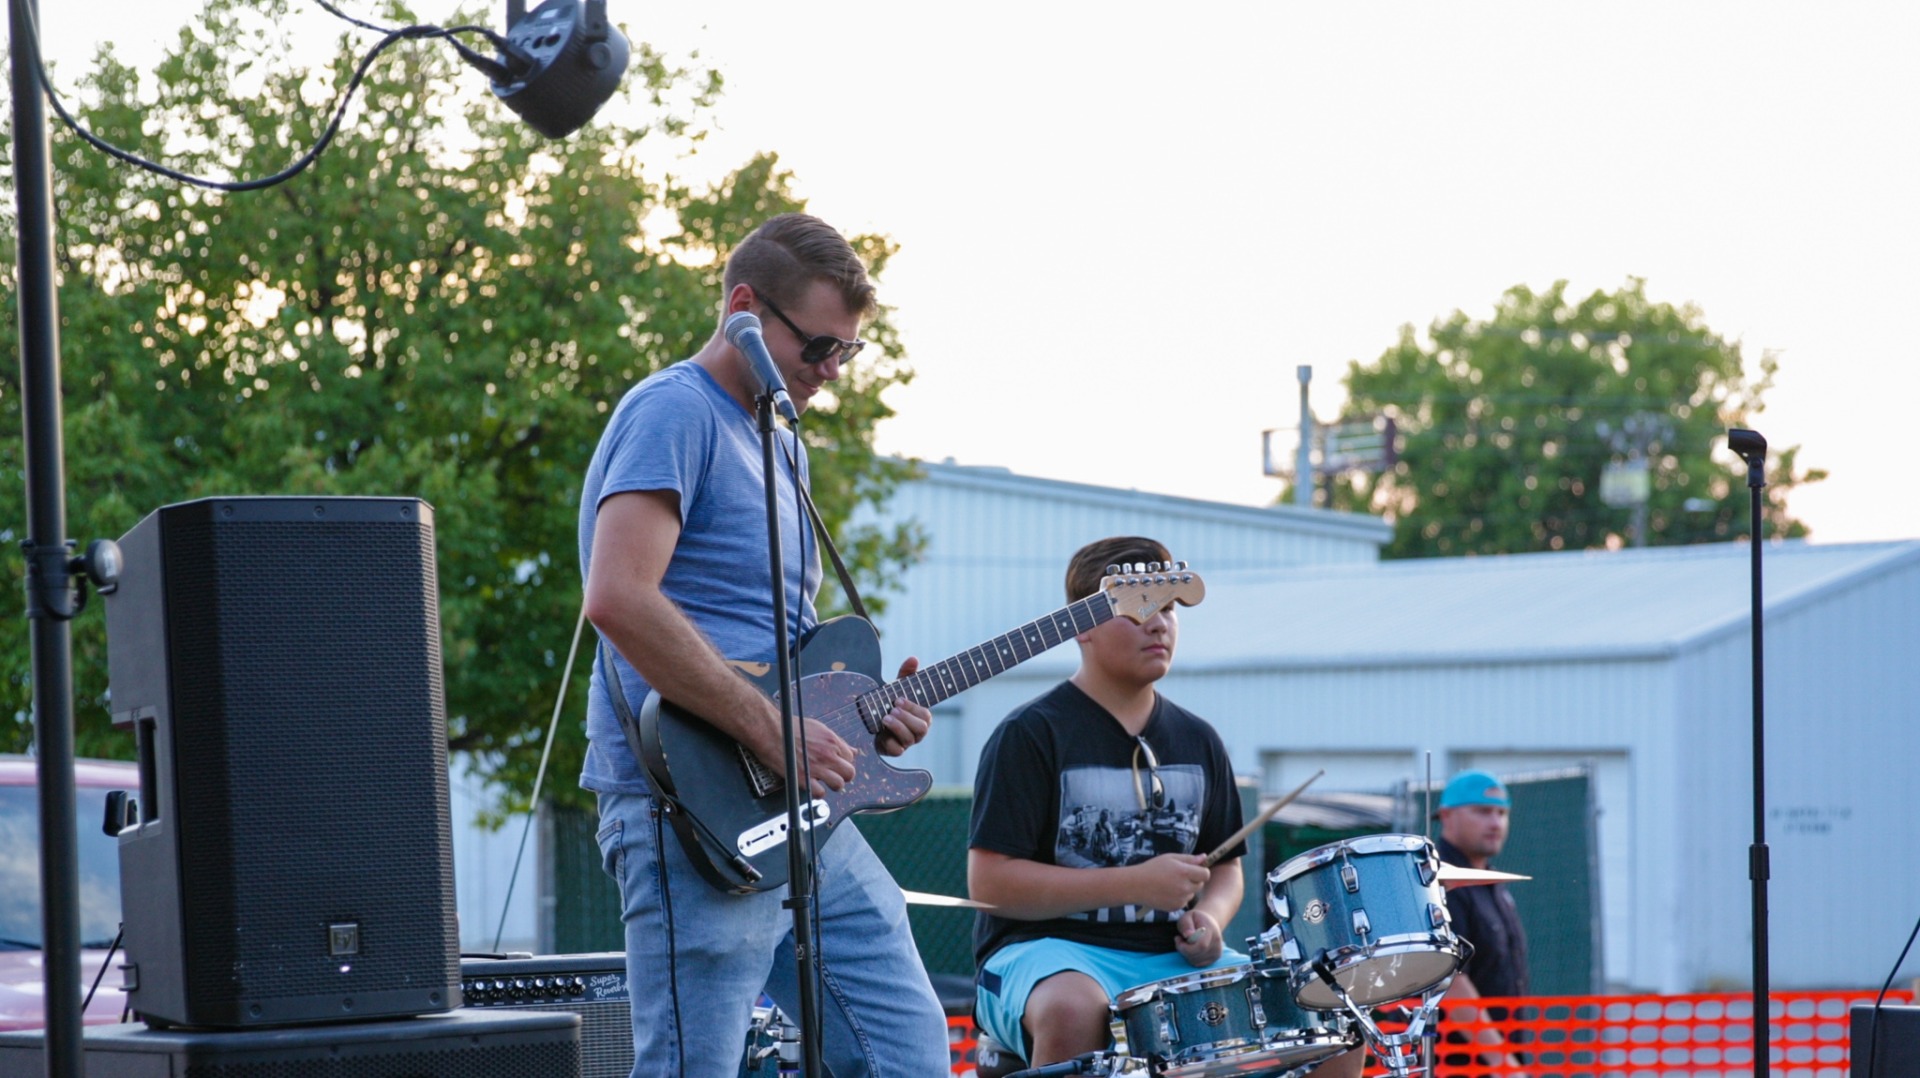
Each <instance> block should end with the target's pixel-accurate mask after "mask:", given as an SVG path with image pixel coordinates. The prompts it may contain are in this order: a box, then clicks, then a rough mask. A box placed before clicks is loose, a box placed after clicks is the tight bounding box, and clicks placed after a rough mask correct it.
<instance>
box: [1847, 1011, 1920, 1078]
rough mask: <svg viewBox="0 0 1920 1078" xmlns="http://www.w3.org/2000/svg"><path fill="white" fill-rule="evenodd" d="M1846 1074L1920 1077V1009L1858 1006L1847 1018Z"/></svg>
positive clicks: (1862, 1077)
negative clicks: (1916, 1075)
mask: <svg viewBox="0 0 1920 1078" xmlns="http://www.w3.org/2000/svg"><path fill="white" fill-rule="evenodd" d="M1847 1033H1848V1044H1847V1064H1848V1066H1847V1070H1848V1073H1850V1074H1851V1075H1852V1076H1853V1078H1895V1076H1897V1075H1899V1076H1911V1075H1915V1074H1920V1007H1914V1006H1907V1005H1904V1004H1903V1005H1899V1006H1894V1005H1886V1006H1882V1007H1880V1008H1879V1009H1878V1010H1875V1009H1874V1007H1873V1006H1872V1005H1871V1004H1867V1003H1856V1004H1854V1005H1853V1007H1852V1008H1851V1009H1850V1011H1849V1016H1848V1029H1847Z"/></svg>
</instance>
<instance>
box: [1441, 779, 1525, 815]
mask: <svg viewBox="0 0 1920 1078" xmlns="http://www.w3.org/2000/svg"><path fill="white" fill-rule="evenodd" d="M1468 805H1498V806H1500V807H1501V808H1511V807H1512V806H1513V802H1512V801H1511V800H1509V799H1508V797H1507V787H1506V784H1505V783H1503V782H1501V781H1500V780H1499V779H1497V778H1494V777H1493V776H1492V775H1491V774H1489V773H1487V772H1485V771H1462V772H1460V773H1459V774H1458V775H1455V776H1454V777H1453V779H1452V781H1450V782H1448V783H1447V788H1446V789H1445V790H1443V791H1442V792H1441V794H1440V807H1441V808H1443V809H1450V808H1464V807H1466V806H1468Z"/></svg>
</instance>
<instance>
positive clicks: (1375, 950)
mask: <svg viewBox="0 0 1920 1078" xmlns="http://www.w3.org/2000/svg"><path fill="white" fill-rule="evenodd" d="M1438 938H1439V937H1436V936H1432V935H1400V936H1385V937H1382V938H1381V939H1379V940H1377V941H1376V942H1375V943H1374V944H1373V945H1372V946H1371V947H1361V946H1356V945H1352V944H1349V945H1347V946H1345V947H1337V948H1334V949H1333V950H1331V951H1328V952H1327V959H1328V961H1331V962H1332V963H1333V964H1334V972H1335V973H1340V972H1342V971H1343V967H1342V965H1341V961H1342V958H1344V957H1345V956H1347V955H1352V954H1359V955H1362V956H1363V957H1366V958H1375V957H1382V956H1384V957H1389V958H1391V957H1397V956H1400V955H1408V954H1421V953H1425V954H1447V955H1451V956H1452V957H1453V968H1452V969H1450V970H1448V971H1447V972H1446V973H1444V974H1442V975H1441V976H1439V977H1436V978H1434V979H1433V980H1432V981H1429V982H1428V983H1426V984H1424V985H1421V986H1420V987H1419V988H1414V989H1405V990H1401V991H1400V994H1399V995H1396V996H1394V997H1393V998H1394V999H1404V998H1407V997H1409V996H1417V995H1421V994H1423V993H1425V992H1426V991H1427V990H1428V989H1429V988H1432V987H1433V986H1434V985H1436V984H1439V983H1440V982H1441V981H1444V980H1446V979H1447V978H1448V977H1451V976H1453V975H1454V974H1456V973H1459V972H1460V968H1461V967H1462V966H1464V965H1465V964H1466V956H1465V955H1464V954H1462V953H1461V948H1460V937H1458V936H1454V937H1452V938H1450V939H1447V940H1446V941H1445V942H1446V946H1445V947H1439V948H1435V947H1422V946H1413V944H1418V943H1431V942H1433V941H1434V940H1436V939H1438ZM1336 955H1339V956H1342V958H1336V957H1335V956H1336ZM1288 983H1289V984H1290V985H1292V987H1293V1002H1294V1003H1295V1004H1297V1005H1298V1006H1300V1007H1301V1008H1303V1009H1305V1010H1309V1011H1325V1010H1326V1009H1327V1008H1325V1007H1316V1006H1314V1005H1312V1004H1310V1003H1307V1002H1306V1001H1304V1000H1302V999H1301V998H1300V993H1301V992H1303V991H1305V990H1306V988H1307V986H1308V985H1316V984H1320V983H1321V982H1320V978H1319V977H1317V976H1315V975H1314V970H1313V967H1312V966H1311V965H1309V964H1307V963H1304V962H1303V963H1301V964H1300V966H1299V967H1298V968H1296V969H1294V970H1293V971H1292V973H1291V974H1290V977H1289V980H1288ZM1347 994H1348V995H1352V994H1353V989H1352V988H1348V989H1347ZM1354 1002H1355V1003H1359V1004H1360V1005H1361V1006H1363V1007H1364V1006H1371V1005H1372V1004H1370V1003H1364V1002H1362V1001H1360V1000H1358V999H1355V1000H1354ZM1376 1002H1377V1001H1376ZM1334 1006H1335V1007H1339V1006H1341V1004H1340V1002H1339V997H1337V996H1336V997H1334Z"/></svg>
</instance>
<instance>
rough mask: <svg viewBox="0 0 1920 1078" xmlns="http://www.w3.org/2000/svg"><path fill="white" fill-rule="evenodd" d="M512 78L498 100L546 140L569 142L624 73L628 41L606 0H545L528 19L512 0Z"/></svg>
mask: <svg viewBox="0 0 1920 1078" xmlns="http://www.w3.org/2000/svg"><path fill="white" fill-rule="evenodd" d="M506 39H507V44H508V46H509V47H508V48H505V49H503V50H502V56H501V58H500V62H501V64H502V65H503V66H504V67H505V68H506V72H507V75H508V78H507V79H506V80H501V79H499V78H497V77H496V78H495V79H494V80H493V92H494V95H495V96H496V97H498V98H500V100H501V101H504V102H505V103H506V105H507V107H508V108H510V109H512V110H513V111H514V112H516V113H519V114H520V117H521V118H522V119H524V120H526V121H527V123H528V124H530V125H532V127H533V129H534V130H535V131H538V132H540V133H541V134H543V135H545V136H547V137H548V138H556V139H557V138H565V137H567V136H568V135H571V134H573V133H574V132H575V131H576V130H579V128H580V125H582V124H584V123H586V122H587V121H588V120H590V119H592V118H593V114H594V113H596V112H598V111H600V106H601V105H604V104H606V103H607V98H609V97H612V96H613V91H614V90H616V89H618V88H619V86H620V78H621V76H622V75H624V74H626V70H627V60H628V57H629V54H630V51H631V50H630V48H629V46H628V44H627V36H626V35H625V34H623V33H621V32H620V29H619V27H616V26H614V25H613V24H612V23H610V22H608V21H607V4H606V0H546V2H545V3H543V4H541V5H540V6H539V7H536V8H534V9H533V11H532V13H531V14H529V13H528V11H527V7H526V3H525V0H508V3H507V34H506Z"/></svg>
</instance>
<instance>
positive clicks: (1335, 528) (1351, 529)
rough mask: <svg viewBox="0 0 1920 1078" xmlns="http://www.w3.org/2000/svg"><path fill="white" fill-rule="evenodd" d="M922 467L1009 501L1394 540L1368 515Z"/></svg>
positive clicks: (931, 477)
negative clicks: (1154, 511) (1155, 512)
mask: <svg viewBox="0 0 1920 1078" xmlns="http://www.w3.org/2000/svg"><path fill="white" fill-rule="evenodd" d="M917 467H919V468H920V469H921V470H922V471H924V472H925V473H926V481H927V482H930V483H935V484H938V485H943V486H950V487H969V488H973V489H976V490H980V491H985V492H991V493H995V494H1000V495H1003V496H1009V497H1024V498H1039V499H1042V500H1045V501H1048V502H1062V501H1066V502H1077V503H1081V504H1087V505H1100V506H1108V507H1119V508H1123V509H1128V510H1133V511H1138V510H1139V509H1140V508H1141V507H1142V506H1153V507H1157V508H1160V509H1163V510H1165V511H1167V512H1171V513H1178V514H1180V515H1181V516H1183V517H1186V518H1188V519H1191V520H1197V521H1218V522H1224V523H1234V524H1255V525H1264V526H1283V527H1285V528H1286V529H1288V530H1289V531H1297V532H1307V533H1315V534H1324V535H1330V536H1337V537H1339V538H1343V539H1362V540H1366V541H1368V542H1372V543H1377V544H1382V545H1384V544H1385V543H1387V542H1388V541H1389V540H1391V539H1392V538H1393V525H1391V524H1388V523H1387V522H1385V521H1383V520H1381V519H1380V518H1378V517H1374V516H1370V515H1368V514H1365V513H1348V512H1341V511H1338V510H1331V509H1303V508H1301V507H1299V506H1293V505H1268V506H1253V505H1233V504H1230V503H1227V502H1215V501H1206V500H1204V499H1200V498H1182V497H1179V496H1178V495H1173V494H1154V493H1151V492H1148V491H1141V490H1131V489H1122V488H1119V487H1109V486H1095V485H1093V484H1090V483H1072V482H1068V481H1066V480H1062V479H1042V478H1039V477H1037V476H1030V475H1016V474H1014V473H1013V472H1011V471H1009V470H1007V469H1006V468H998V467H988V466H982V465H963V464H955V463H953V462H951V461H947V462H943V463H938V464H935V463H931V462H927V461H919V462H917Z"/></svg>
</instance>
